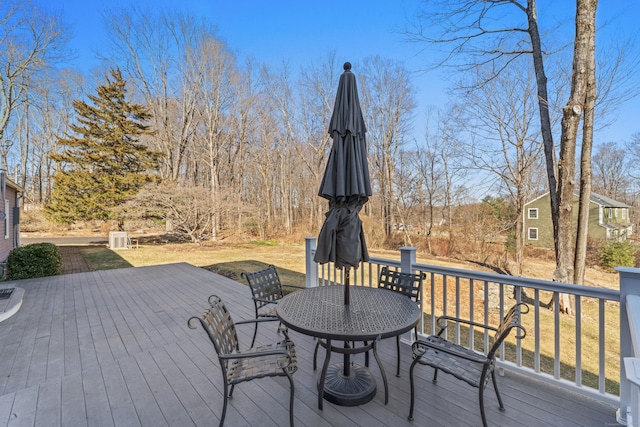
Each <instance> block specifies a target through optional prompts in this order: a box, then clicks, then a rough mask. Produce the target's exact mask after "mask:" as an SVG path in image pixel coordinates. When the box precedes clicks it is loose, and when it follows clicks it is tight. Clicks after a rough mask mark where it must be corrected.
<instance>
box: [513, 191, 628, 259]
mask: <svg viewBox="0 0 640 427" xmlns="http://www.w3.org/2000/svg"><path fill="white" fill-rule="evenodd" d="M578 198H579V197H578V194H577V193H576V194H574V195H573V226H574V229H575V227H576V224H577V221H578ZM629 209H630V206H628V205H626V204H624V203H622V202H618V201H616V200H613V199H610V198H608V197H604V196H601V195H599V194H596V193H591V201H590V203H589V231H588V235H589V237H590V238H592V239H594V240H625V239H626V238H627V236H630V235H631V220H630V218H629ZM523 215H524V221H523V224H524V244H525V245H531V246H538V247H543V248H551V249H553V222H552V220H551V206H550V203H549V193H545V194H543V195H542V196H540V197H538V198H536V199H534V200H532V201H530V202H529V203H526V204H525V205H524V212H523Z"/></svg>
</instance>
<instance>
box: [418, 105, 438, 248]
mask: <svg viewBox="0 0 640 427" xmlns="http://www.w3.org/2000/svg"><path fill="white" fill-rule="evenodd" d="M431 116H432V112H431V111H429V112H428V113H427V124H426V126H425V135H424V142H423V143H422V144H416V145H417V148H416V152H415V155H413V156H411V157H410V158H409V162H410V164H412V165H413V167H414V168H415V170H416V174H417V181H416V189H417V199H418V202H419V206H420V213H419V215H420V218H421V221H420V226H421V229H422V230H424V235H425V236H426V238H427V247H428V250H429V253H433V248H432V246H431V241H432V233H433V228H434V226H435V225H436V224H438V225H439V224H440V223H441V222H443V221H444V218H443V216H442V207H443V206H444V199H445V196H444V193H445V170H444V164H443V162H442V159H441V157H440V148H439V144H440V142H442V141H441V140H440V139H439V138H438V135H437V133H436V132H432V130H431V129H430V126H429V119H430V118H431Z"/></svg>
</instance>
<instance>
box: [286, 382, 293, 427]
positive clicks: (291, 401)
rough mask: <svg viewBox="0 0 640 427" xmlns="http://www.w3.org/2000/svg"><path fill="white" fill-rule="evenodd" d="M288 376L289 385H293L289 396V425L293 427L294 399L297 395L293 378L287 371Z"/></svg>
mask: <svg viewBox="0 0 640 427" xmlns="http://www.w3.org/2000/svg"><path fill="white" fill-rule="evenodd" d="M284 373H285V374H287V378H289V384H290V385H291V393H290V395H289V424H290V425H291V427H293V400H294V399H293V397H294V394H295V386H294V385H293V377H292V376H291V374H290V373H289V372H287V371H286V370H285V371H284Z"/></svg>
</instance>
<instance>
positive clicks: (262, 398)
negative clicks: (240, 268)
mask: <svg viewBox="0 0 640 427" xmlns="http://www.w3.org/2000/svg"><path fill="white" fill-rule="evenodd" d="M17 284H18V285H19V286H20V287H22V288H23V289H25V296H24V301H23V306H22V308H21V309H20V311H19V312H18V313H17V314H16V315H14V316H13V317H11V318H9V319H7V320H5V321H4V322H2V323H0V340H1V341H2V342H0V427H2V426H5V425H12V426H13V425H30V426H49V425H54V426H55V425H63V426H67V425H73V426H83V425H115V426H154V427H155V426H163V425H169V426H185V425H186V426H188V425H197V426H209V425H217V423H218V422H219V418H220V416H221V411H222V403H223V395H222V381H221V377H220V376H221V373H220V369H219V366H218V360H217V357H216V355H215V352H214V351H213V347H212V346H211V344H210V342H209V341H208V340H207V338H206V335H205V334H204V331H202V330H201V329H199V328H198V329H196V330H190V329H189V328H187V320H188V318H189V317H190V316H193V315H199V314H201V313H202V311H203V310H204V309H205V308H206V307H207V305H208V303H207V298H208V297H209V295H212V294H217V295H219V296H220V297H222V298H223V300H224V301H225V303H226V305H227V307H228V308H229V310H230V311H231V313H232V317H233V318H234V320H236V321H239V320H243V319H248V318H252V317H253V315H254V312H253V304H252V302H251V293H250V291H249V288H248V287H247V286H246V285H243V284H239V283H237V282H235V281H233V280H230V279H228V278H225V277H223V276H220V275H217V274H214V273H211V272H209V271H207V270H205V269H202V268H197V267H194V266H191V265H189V264H186V263H179V264H170V265H159V266H153V267H142V268H128V269H120V270H107V271H99V272H92V273H76V274H68V275H62V276H55V277H50V278H42V279H31V280H25V281H20V282H17ZM276 329H277V322H274V323H272V324H271V323H269V324H262V325H261V326H260V329H259V333H258V342H259V343H267V342H271V341H273V340H276V339H278V335H277V333H276ZM252 334H253V326H239V327H238V336H239V340H240V343H241V345H242V346H246V345H247V344H248V343H249V342H250V340H251V336H252ZM290 334H291V337H292V339H293V340H294V341H295V343H296V347H297V352H298V371H297V372H296V373H295V374H294V382H295V396H296V400H295V404H294V416H295V422H296V425H298V426H314V427H316V426H335V425H340V426H366V427H376V426H413V427H417V426H420V425H429V426H436V427H438V426H443V427H444V426H447V427H449V426H479V425H481V422H480V415H479V408H478V393H477V389H472V388H470V387H468V386H467V385H466V384H464V383H463V382H461V381H458V380H456V379H454V378H452V377H451V376H448V375H440V376H439V378H438V383H437V384H433V383H432V382H431V378H432V375H433V371H432V370H431V368H428V367H424V366H417V367H416V372H415V376H416V387H417V392H416V408H415V414H414V416H415V419H416V421H414V422H410V421H408V420H407V416H408V413H409V399H410V390H409V364H410V360H411V354H410V353H411V351H410V347H409V346H407V345H402V346H401V352H402V354H401V362H402V363H401V376H400V377H399V378H398V377H396V376H395V366H396V348H395V340H393V339H389V340H382V341H381V342H380V343H379V344H378V353H379V355H380V357H381V359H382V362H383V366H384V369H385V371H386V374H387V379H388V382H389V403H388V404H387V405H385V404H384V392H383V387H382V377H381V373H380V370H379V369H378V366H377V363H376V361H375V359H374V358H373V357H371V358H370V368H371V372H372V373H373V376H374V378H375V379H376V381H377V384H378V393H377V394H376V396H375V397H374V399H373V400H372V401H371V402H369V403H367V404H365V405H361V406H358V407H342V406H337V405H333V404H331V403H329V402H326V401H325V402H324V409H323V410H319V409H318V407H317V389H316V384H317V375H318V372H317V371H314V370H313V364H312V357H313V350H314V347H315V341H314V340H313V339H312V338H311V337H308V336H305V335H302V334H299V333H296V332H294V331H291V332H290ZM324 357H325V353H324V351H321V352H320V354H319V358H318V363H319V366H321V363H322V362H323V359H324ZM339 361H341V356H339V355H335V354H333V355H332V356H331V363H337V362H339ZM353 361H354V363H358V364H363V363H364V356H363V355H356V356H354V357H353ZM498 382H499V386H500V390H501V393H502V397H503V400H504V403H505V406H506V408H507V410H506V411H505V412H501V411H499V410H498V404H497V400H496V397H495V393H494V391H493V387H492V386H491V385H490V386H489V387H488V388H487V390H486V392H485V407H486V410H487V419H488V421H489V423H490V424H491V425H494V426H509V427H511V426H536V425H540V426H543V425H558V426H579V425H580V426H614V425H617V424H616V422H615V408H614V407H612V406H610V405H606V404H603V403H601V402H597V401H594V400H591V399H588V398H585V397H583V396H580V395H577V394H573V393H570V392H567V391H565V390H562V389H560V388H557V387H553V386H550V385H548V384H545V383H543V382H541V381H536V380H534V379H531V378H526V377H523V376H521V375H518V374H516V373H513V372H510V371H506V373H505V375H504V376H503V377H500V378H499V379H498ZM288 396H289V382H288V381H287V379H286V378H274V379H262V380H257V381H253V382H251V383H245V384H239V385H237V386H236V388H235V391H234V395H233V398H232V399H230V400H229V407H228V409H227V416H226V420H225V425H227V426H254V425H260V426H280V425H287V424H288V412H287V410H288ZM45 420H47V421H45Z"/></svg>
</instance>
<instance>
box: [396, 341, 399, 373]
mask: <svg viewBox="0 0 640 427" xmlns="http://www.w3.org/2000/svg"><path fill="white" fill-rule="evenodd" d="M396 350H398V351H397V353H398V362H397V366H396V377H399V376H400V335H397V336H396Z"/></svg>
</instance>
